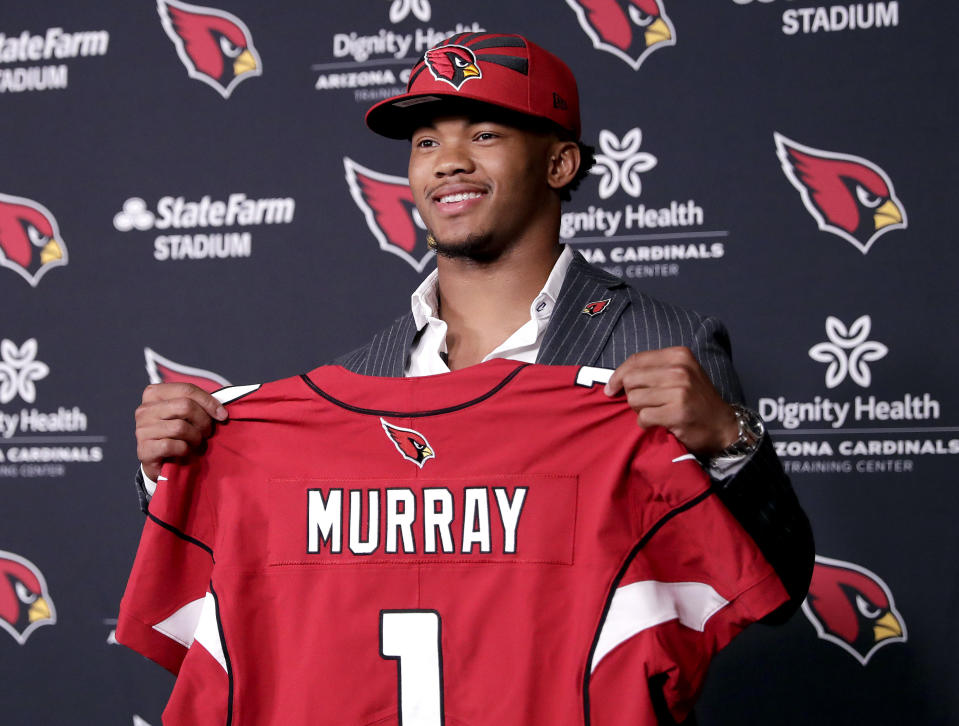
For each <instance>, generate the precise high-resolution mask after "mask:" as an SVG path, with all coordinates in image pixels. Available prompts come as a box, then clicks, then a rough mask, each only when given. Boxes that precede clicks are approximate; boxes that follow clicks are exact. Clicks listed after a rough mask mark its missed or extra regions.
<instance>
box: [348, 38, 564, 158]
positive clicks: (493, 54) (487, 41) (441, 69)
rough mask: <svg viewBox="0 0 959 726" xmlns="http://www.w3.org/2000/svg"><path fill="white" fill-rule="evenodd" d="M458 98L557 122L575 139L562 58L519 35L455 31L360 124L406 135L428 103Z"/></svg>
mask: <svg viewBox="0 0 959 726" xmlns="http://www.w3.org/2000/svg"><path fill="white" fill-rule="evenodd" d="M450 99H464V100H467V101H473V102H478V103H485V104H490V105H492V106H498V107H500V108H505V109H508V110H510V111H515V112H518V113H520V114H523V115H526V116H534V117H536V118H543V119H547V120H549V121H552V122H553V123H555V124H557V125H558V126H559V127H561V128H563V129H565V130H566V131H568V132H569V133H571V134H572V135H573V137H574V138H575V139H577V140H578V139H579V135H580V121H579V93H578V91H577V90H576V79H575V78H574V77H573V72H572V71H570V69H569V68H568V67H567V65H566V64H565V63H563V61H561V60H560V59H559V58H557V57H556V56H555V55H553V54H552V53H550V52H549V51H547V50H544V49H543V48H540V47H539V46H538V45H536V44H535V43H532V42H530V41H529V40H527V39H526V38H524V37H522V36H521V35H497V34H493V33H459V34H457V35H454V36H452V37H450V38H447V39H446V40H443V41H441V42H440V43H439V44H437V45H435V46H433V47H432V48H430V49H429V50H428V51H426V53H424V54H423V57H422V58H420V60H419V61H417V63H416V65H415V66H413V69H412V70H411V71H410V80H409V83H407V85H406V93H403V94H400V95H399V96H393V97H392V98H387V99H386V100H384V101H380V102H379V103H377V104H376V105H375V106H373V107H372V108H371V109H370V110H369V111H367V113H366V125H367V126H369V127H370V128H371V129H372V130H373V131H375V132H376V133H378V134H380V135H382V136H387V137H389V138H391V139H405V138H409V136H410V134H411V133H412V131H413V128H412V126H413V125H414V124H415V123H417V121H419V120H421V119H422V118H423V114H424V112H425V113H430V112H431V111H430V109H429V106H430V105H431V104H435V103H437V102H442V101H448V100H450Z"/></svg>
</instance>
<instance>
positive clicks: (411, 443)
mask: <svg viewBox="0 0 959 726" xmlns="http://www.w3.org/2000/svg"><path fill="white" fill-rule="evenodd" d="M380 423H381V424H383V430H384V431H385V432H386V435H387V436H389V437H390V441H392V442H393V446H395V447H396V450H397V451H399V452H400V456H402V457H403V458H404V459H406V460H407V461H412V462H413V463H414V464H416V465H417V466H418V467H419V468H420V469H422V468H423V464H425V463H426V460H427V459H435V458H436V454H435V453H434V452H433V447H432V446H430V442H429V441H427V440H426V437H425V436H423V434H421V433H420V432H419V431H414V430H413V429H404V428H403V427H402V426H394V425H393V424H390V423H387V422H386V421H384V420H383V419H380Z"/></svg>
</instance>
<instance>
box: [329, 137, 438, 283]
mask: <svg viewBox="0 0 959 726" xmlns="http://www.w3.org/2000/svg"><path fill="white" fill-rule="evenodd" d="M343 167H344V168H345V169H346V182H347V184H349V186H350V195H351V196H352V197H353V201H354V202H356V206H358V207H359V208H360V211H361V212H363V216H364V217H366V225H367V227H369V229H370V232H372V233H373V236H374V237H375V238H376V241H377V242H378V243H379V245H380V249H381V250H383V251H384V252H389V253H390V254H394V255H396V256H397V257H400V258H402V259H403V260H405V261H406V262H407V263H409V265H410V266H411V267H412V268H413V269H414V270H416V271H417V272H422V271H423V268H424V267H426V264H427V263H428V262H429V261H430V260H431V259H433V251H432V250H431V249H429V247H428V246H427V244H426V225H425V224H423V220H422V218H421V217H420V213H419V212H418V211H416V207H415V206H414V204H413V192H411V191H410V184H409V181H407V179H406V178H404V177H401V176H391V175H389V174H381V173H379V172H377V171H373V170H372V169H367V168H366V167H365V166H361V165H359V164H357V163H356V162H355V161H353V160H352V159H350V158H349V157H345V156H344V157H343Z"/></svg>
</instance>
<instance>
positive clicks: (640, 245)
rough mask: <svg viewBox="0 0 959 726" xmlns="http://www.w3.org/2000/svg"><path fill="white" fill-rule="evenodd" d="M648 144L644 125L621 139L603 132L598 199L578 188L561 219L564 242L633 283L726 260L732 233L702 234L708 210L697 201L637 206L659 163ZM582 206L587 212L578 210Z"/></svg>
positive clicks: (596, 169)
mask: <svg viewBox="0 0 959 726" xmlns="http://www.w3.org/2000/svg"><path fill="white" fill-rule="evenodd" d="M643 141H644V140H643V132H642V130H641V129H640V128H639V127H634V128H631V129H629V130H627V131H626V132H625V133H623V134H622V135H621V136H620V135H618V134H616V133H615V132H614V131H611V130H610V129H602V130H601V131H600V132H599V137H598V141H597V144H596V147H597V152H596V163H595V164H594V165H593V167H592V168H591V169H590V174H591V175H592V176H593V177H596V178H598V182H599V183H598V187H597V190H596V194H597V197H598V198H597V199H596V200H595V201H594V202H593V203H591V204H590V203H588V200H587V198H588V194H589V192H588V189H589V186H588V185H585V184H584V186H583V187H581V188H580V189H579V190H577V192H576V193H575V194H574V195H573V201H572V203H570V204H568V205H566V206H565V207H564V209H566V210H567V211H565V212H563V214H562V216H561V217H560V232H559V233H560V237H561V238H562V239H563V241H564V242H568V243H571V244H573V245H576V246H577V249H578V250H579V251H580V252H581V253H582V254H583V256H584V257H585V258H586V259H587V260H588V261H589V262H592V263H594V264H598V265H600V266H602V267H603V268H604V269H605V270H606V271H607V272H610V273H612V274H614V275H617V276H619V277H626V278H633V279H635V278H644V277H675V276H676V275H678V274H679V270H680V265H681V264H682V263H684V262H687V261H699V260H717V259H720V258H722V257H723V256H724V255H725V253H726V246H725V242H724V238H725V237H727V236H728V232H727V231H725V230H715V229H713V230H710V229H704V227H705V224H706V220H705V211H704V210H703V208H702V207H701V206H699V205H698V204H697V203H696V200H694V199H685V200H682V199H671V200H669V201H661V202H652V203H647V202H638V201H635V200H637V199H639V198H640V197H641V196H643V195H644V193H646V192H647V185H648V179H647V175H649V174H650V173H651V172H653V171H654V170H655V169H656V168H657V167H658V166H659V164H660V159H659V158H658V157H657V156H656V155H654V154H653V153H651V152H650V151H649V150H648V149H644V148H643ZM625 199H628V200H629V201H624V202H620V203H619V204H617V200H625ZM584 202H585V203H586V204H585V208H584V207H583V206H580V208H579V209H576V208H574V205H583V204H584Z"/></svg>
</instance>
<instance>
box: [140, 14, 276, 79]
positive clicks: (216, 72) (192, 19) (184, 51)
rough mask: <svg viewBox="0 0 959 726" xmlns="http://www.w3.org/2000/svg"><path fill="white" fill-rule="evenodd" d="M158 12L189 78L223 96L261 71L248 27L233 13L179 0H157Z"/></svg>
mask: <svg viewBox="0 0 959 726" xmlns="http://www.w3.org/2000/svg"><path fill="white" fill-rule="evenodd" d="M157 12H158V13H159V15H160V21H161V23H162V24H163V29H164V30H165V31H166V34H167V35H168V36H169V37H170V40H172V41H173V45H174V47H175V48H176V52H177V55H178V56H179V58H180V61H181V62H182V63H183V65H184V66H185V67H186V70H187V73H188V74H189V76H190V78H194V79H196V80H198V81H201V82H202V83H205V84H206V85H208V86H209V87H210V88H212V89H213V90H215V91H216V92H217V93H219V94H220V95H221V96H223V98H229V97H230V94H231V93H233V90H234V89H235V88H236V87H237V86H238V85H239V84H240V83H242V82H243V81H245V80H247V79H248V78H254V77H255V76H258V75H260V74H262V73H263V61H262V60H260V54H259V53H258V52H257V50H256V48H255V47H254V45H253V36H252V35H251V34H250V29H249V28H247V27H246V24H245V23H244V22H243V21H242V20H240V19H239V18H238V17H237V16H235V15H233V14H232V13H228V12H226V11H225V10H221V9H219V8H212V7H206V6H203V5H190V4H189V3H184V2H179V0H157Z"/></svg>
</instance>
